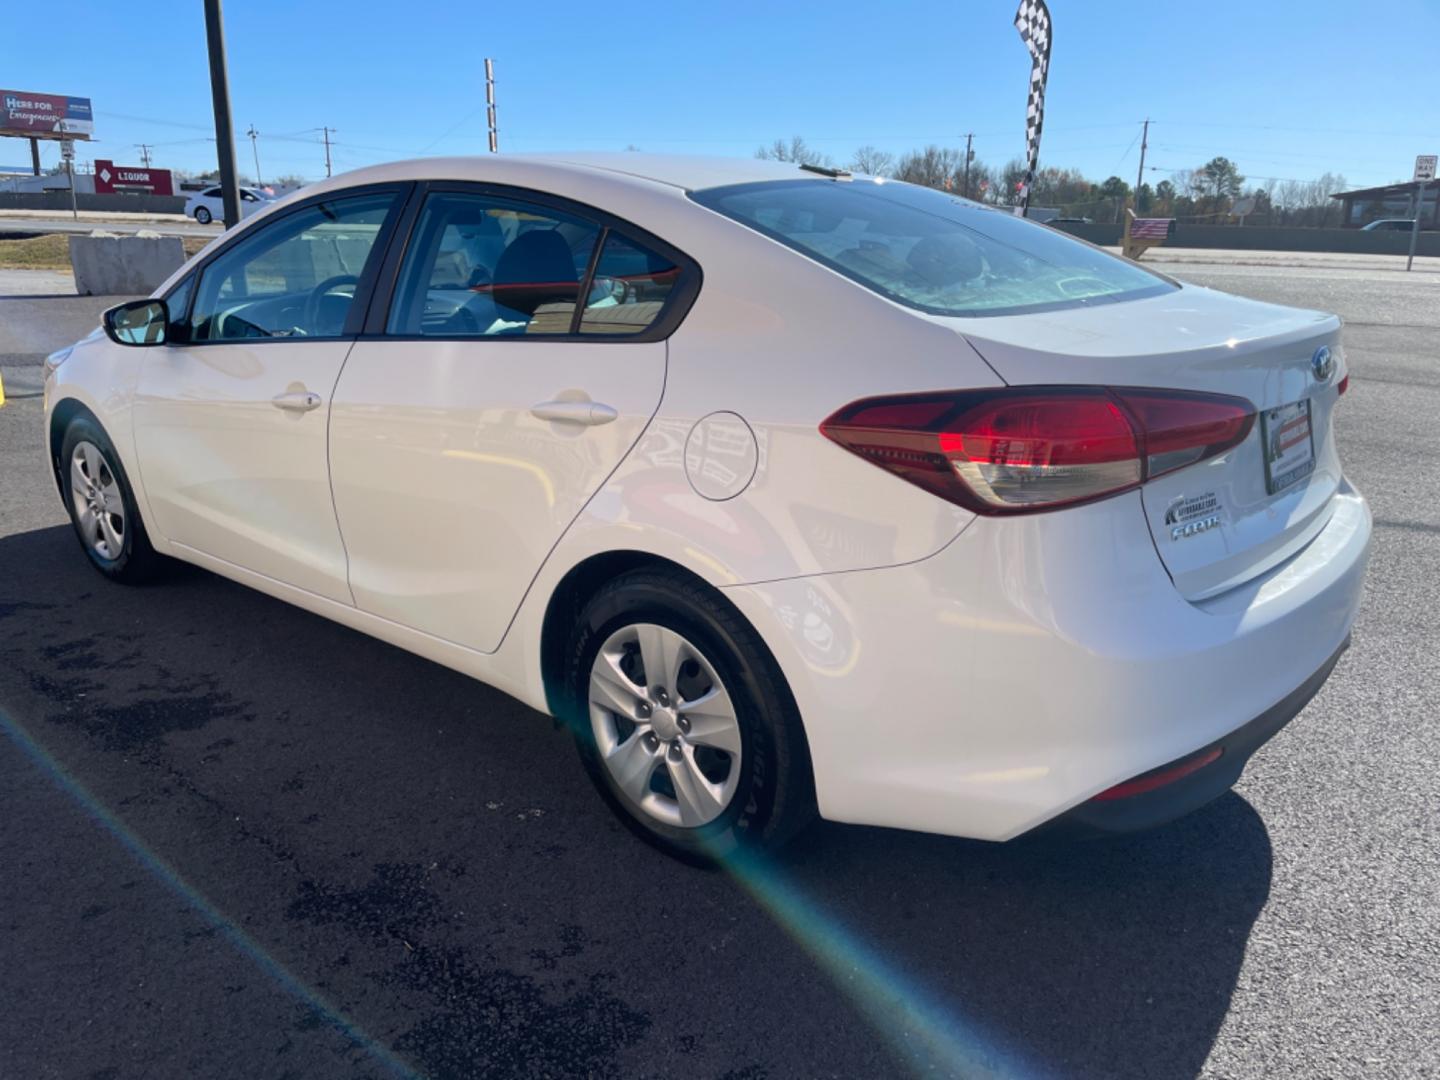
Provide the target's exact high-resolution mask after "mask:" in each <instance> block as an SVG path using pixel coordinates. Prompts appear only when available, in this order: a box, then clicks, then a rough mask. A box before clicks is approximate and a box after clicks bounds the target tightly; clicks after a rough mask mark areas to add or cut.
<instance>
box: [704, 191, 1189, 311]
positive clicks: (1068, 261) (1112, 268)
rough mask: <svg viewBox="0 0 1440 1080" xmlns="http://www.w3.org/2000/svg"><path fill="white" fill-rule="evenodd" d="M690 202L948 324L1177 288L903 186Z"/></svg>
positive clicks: (711, 196)
mask: <svg viewBox="0 0 1440 1080" xmlns="http://www.w3.org/2000/svg"><path fill="white" fill-rule="evenodd" d="M690 197H691V198H692V199H694V200H695V201H696V202H698V203H700V204H701V205H702V206H707V207H709V208H710V209H711V210H715V211H718V212H719V213H721V214H724V215H725V216H726V217H730V218H734V219H735V220H736V221H738V222H740V223H741V224H742V225H748V226H749V227H750V228H752V229H755V230H756V231H758V232H762V233H764V234H765V235H766V236H769V237H771V238H773V239H775V240H778V241H780V242H781V243H782V244H786V245H788V246H789V247H792V248H794V249H795V250H796V251H798V252H800V253H801V254H803V255H808V256H809V257H810V258H812V259H814V260H815V261H816V262H820V263H823V264H824V265H826V266H828V267H830V268H831V269H833V270H837V271H839V272H840V273H842V274H844V275H845V276H846V277H849V278H852V279H854V280H855V281H858V282H859V283H860V284H861V285H864V286H865V287H866V288H868V289H872V290H874V291H875V292H877V293H880V294H881V295H882V296H888V297H889V298H890V299H892V300H896V301H898V302H899V303H902V304H905V305H908V306H909V307H913V308H919V309H920V310H921V311H928V312H931V313H933V314H936V315H960V316H981V315H1015V314H1019V313H1022V312H1030V311H1053V310H1057V309H1062V308H1072V307H1085V306H1088V305H1092V304H1110V303H1117V302H1119V301H1122V300H1138V299H1140V298H1141V297H1145V296H1158V295H1159V294H1161V293H1166V292H1170V291H1172V290H1173V289H1175V288H1176V286H1175V285H1173V284H1171V283H1170V282H1169V281H1168V280H1167V279H1165V278H1162V277H1160V276H1159V275H1158V274H1152V273H1151V272H1150V271H1148V270H1143V269H1141V268H1140V267H1138V266H1136V265H1134V264H1133V263H1130V262H1126V261H1125V260H1123V259H1120V258H1118V257H1116V256H1113V255H1108V254H1106V253H1105V252H1103V251H1100V250H1098V249H1096V248H1093V247H1090V246H1089V245H1088V244H1083V243H1081V242H1079V241H1078V240H1075V239H1073V238H1072V237H1069V236H1066V235H1065V234H1064V233H1061V232H1057V231H1056V230H1055V229H1052V228H1050V227H1048V226H1045V225H1039V224H1036V223H1035V222H1033V221H1026V220H1024V219H1023V218H1018V217H1015V216H1014V215H1013V214H1011V213H1010V212H1008V211H1005V210H995V209H991V208H989V207H985V206H981V205H980V204H978V203H973V202H970V201H968V200H966V199H960V198H957V197H955V196H953V195H946V194H945V193H944V192H941V191H934V190H932V189H930V188H923V187H916V186H915V185H913V184H902V183H898V182H896V181H893V180H891V181H886V180H871V179H861V178H856V179H855V180H851V181H844V180H840V181H837V180H823V179H814V180H768V181H762V182H760V183H753V184H733V185H730V186H727V187H715V188H706V189H704V190H701V191H695V192H692V193H691V196H690Z"/></svg>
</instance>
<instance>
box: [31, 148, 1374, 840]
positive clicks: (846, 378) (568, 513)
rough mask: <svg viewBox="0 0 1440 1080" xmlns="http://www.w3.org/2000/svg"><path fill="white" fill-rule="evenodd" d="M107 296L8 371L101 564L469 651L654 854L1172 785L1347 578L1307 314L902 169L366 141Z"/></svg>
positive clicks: (943, 824) (1318, 345) (1154, 815)
mask: <svg viewBox="0 0 1440 1080" xmlns="http://www.w3.org/2000/svg"><path fill="white" fill-rule="evenodd" d="M105 331H106V332H105V333H103V334H102V333H98V332H97V333H96V334H95V335H92V336H91V337H90V338H87V339H86V340H85V341H83V342H81V343H79V344H78V345H75V346H73V347H72V348H70V349H67V350H64V351H62V352H60V353H57V354H55V355H54V356H53V357H51V358H50V360H49V362H48V364H47V381H46V409H47V414H46V416H47V429H46V430H47V441H46V454H47V458H48V461H49V463H50V467H51V468H52V470H53V472H54V476H55V481H56V485H57V489H58V491H59V494H60V495H61V497H62V499H63V500H64V503H65V506H66V507H67V508H68V510H69V512H70V515H71V517H72V519H73V521H74V525H75V531H76V534H77V536H78V537H79V541H80V546H81V548H82V549H83V550H84V552H85V554H86V556H87V557H88V558H89V560H90V562H91V563H92V564H93V565H94V567H95V568H96V569H97V570H98V571H99V572H100V573H102V574H104V575H105V576H107V577H109V578H111V579H114V580H116V581H124V582H128V581H132V580H138V579H141V578H143V577H146V576H148V575H150V574H153V573H155V572H157V571H159V570H161V569H163V566H164V564H165V562H166V557H169V558H176V559H183V560H185V561H188V562H192V563H195V564H198V565H200V566H202V567H206V568H208V569H210V570H212V571H214V572H216V573H218V574H222V575H225V576H226V577H229V578H233V579H234V580H236V581H239V582H243V583H245V584H247V585H250V586H253V587H254V588H256V589H259V590H261V591H264V592H266V593H269V594H270V595H272V596H275V597H278V598H280V599H283V600H286V601H288V602H290V603H292V604H296V605H299V606H300V607H303V608H305V609H307V610H309V611H312V612H316V613H319V614H321V615H324V616H326V617H328V618H331V619H334V620H336V621H338V622H341V623H343V624H345V625H347V626H350V627H354V628H356V629H359V630H361V631H364V632H366V633H369V634H372V635H374V636H376V637H379V638H381V639H383V640H385V641H388V642H391V643H393V644H395V645H398V646H400V647H401V648H405V649H409V650H411V651H413V652H416V653H419V654H420V655H422V656H425V657H428V658H429V659H431V660H433V661H435V662H437V663H440V664H443V665H446V666H448V667H451V668H454V669H456V670H459V671H462V672H465V673H468V674H470V675H472V676H474V677H475V678H477V679H479V680H482V681H484V682H486V683H489V684H491V685H493V686H496V687H499V688H500V689H502V690H504V691H506V692H507V693H510V694H513V695H515V696H516V697H518V698H520V699H521V700H522V701H524V702H526V703H528V704H530V705H532V706H534V707H535V708H536V709H538V710H540V711H542V712H545V713H550V714H553V715H555V716H557V717H559V718H561V719H562V720H563V721H564V722H565V723H567V724H568V725H569V726H570V727H571V729H572V730H573V732H574V734H575V737H576V741H577V742H578V745H579V748H580V753H581V755H582V757H583V759H584V762H585V765H586V767H587V769H588V771H589V773H590V775H591V777H592V778H593V780H594V782H595V785H596V787H597V788H598V789H599V791H600V793H601V795H602V796H603V797H604V798H605V800H606V801H607V802H608V803H609V805H610V806H611V807H612V808H613V809H614V810H615V811H616V812H617V813H618V814H619V815H620V817H621V818H622V819H623V820H624V821H625V822H626V823H627V824H628V825H629V826H630V827H631V828H632V829H634V831H635V832H637V833H638V834H639V835H641V836H643V837H644V838H646V839H648V840H649V841H651V842H653V843H656V844H657V845H659V846H661V847H662V848H665V849H667V850H669V851H671V852H673V853H675V854H678V855H681V856H682V857H687V858H707V857H715V856H719V855H723V854H724V853H725V852H728V851H730V850H732V849H733V848H735V847H736V846H737V845H741V844H749V845H774V844H777V843H779V842H781V841H783V840H784V839H785V838H787V837H789V836H791V835H793V834H794V833H795V831H796V830H798V829H799V828H801V827H802V826H803V825H804V824H805V823H806V822H807V821H809V820H810V819H811V818H812V817H813V816H814V815H815V814H816V813H817V812H818V813H819V814H820V815H821V816H823V817H825V818H829V819H831V820H836V821H847V822H858V823H867V824H873V825H884V826H898V827H902V828H908V829H923V830H930V831H934V832H940V833H948V834H952V835H958V836H968V837H980V838H985V839H991V840H1005V839H1008V838H1011V837H1015V836H1019V835H1020V834H1022V833H1025V832H1028V831H1030V830H1032V829H1034V828H1036V827H1038V826H1040V825H1043V824H1046V823H1051V822H1065V823H1068V824H1069V825H1071V826H1075V827H1079V828H1081V829H1084V830H1093V829H1130V828H1136V827H1142V826H1147V825H1153V824H1156V823H1158V822H1162V821H1165V820H1167V819H1169V818H1172V817H1174V816H1176V815H1178V814H1181V813H1184V812H1186V811H1189V810H1191V809H1194V808H1195V807H1198V806H1200V805H1202V804H1203V803H1205V802H1206V801H1208V800H1210V799H1212V798H1214V797H1215V796H1216V795H1218V794H1220V793H1221V792H1223V791H1225V790H1226V789H1227V788H1228V787H1229V786H1230V785H1231V784H1232V783H1233V782H1234V781H1235V780H1236V778H1237V777H1238V776H1239V775H1240V772H1241V769H1242V768H1243V767H1244V765H1245V763H1246V761H1247V760H1248V758H1249V757H1250V755H1251V754H1252V752H1254V750H1255V749H1256V748H1257V747H1258V746H1259V745H1260V744H1261V743H1263V742H1264V741H1265V740H1266V739H1268V738H1269V737H1270V736H1271V735H1273V734H1274V733H1275V731H1277V730H1278V729H1279V728H1280V727H1281V726H1282V725H1283V724H1285V723H1286V722H1287V721H1288V720H1290V719H1291V718H1292V717H1293V716H1294V715H1295V714H1296V713H1297V712H1298V711H1299V710H1300V709H1301V708H1302V707H1303V706H1304V705H1305V703H1306V702H1307V701H1308V700H1309V699H1310V698H1311V697H1312V696H1313V695H1314V694H1315V692H1316V691H1317V690H1318V689H1319V687H1320V685H1321V684H1322V683H1323V682H1324V681H1325V679H1326V677H1327V676H1328V674H1329V673H1330V670H1331V668H1332V667H1333V666H1334V665H1335V663H1336V662H1337V660H1338V659H1339V658H1340V655H1341V653H1342V652H1343V651H1344V649H1345V647H1346V645H1347V643H1348V641H1349V635H1350V627H1351V623H1352V620H1353V619H1354V617H1355V611H1356V606H1357V604H1358V603H1359V599H1360V592H1361V585H1362V581H1363V578H1364V574H1365V566H1366V559H1367V553H1368V548H1369V541H1370V527H1371V526H1370V514H1369V511H1368V509H1367V507H1366V504H1365V501H1364V500H1363V499H1362V498H1361V496H1360V494H1359V493H1358V492H1357V491H1356V490H1355V489H1354V488H1353V487H1352V486H1351V485H1350V484H1349V483H1348V482H1347V481H1346V479H1345V477H1344V475H1343V474H1342V471H1341V466H1340V459H1339V456H1338V454H1337V451H1336V445H1335V429H1334V425H1333V424H1332V416H1333V414H1334V411H1335V409H1336V408H1337V407H1338V406H1339V404H1340V399H1341V395H1342V394H1344V393H1345V390H1346V387H1347V385H1348V376H1347V372H1346V366H1345V360H1344V354H1343V351H1342V349H1341V345H1340V322H1339V320H1338V319H1336V318H1335V317H1334V316H1332V315H1326V314H1322V313H1320V312H1316V311H1302V310H1295V309H1291V308H1283V307H1276V306H1273V305H1270V304H1263V303H1257V302H1254V301H1250V300H1242V299H1238V298H1235V297H1232V296H1228V295H1225V294H1223V293H1218V292H1213V291H1211V290H1209V289H1202V288H1195V287H1193V286H1188V285H1184V284H1181V283H1179V282H1176V281H1172V280H1170V279H1168V278H1166V277H1163V276H1161V275H1159V274H1156V273H1152V272H1150V271H1148V270H1146V269H1144V268H1143V267H1140V266H1137V265H1135V264H1134V263H1130V262H1126V261H1123V260H1121V259H1118V258H1115V257H1112V256H1110V255H1108V254H1105V253H1104V252H1102V251H1100V250H1098V249H1096V248H1094V247H1091V246H1089V245H1087V244H1083V243H1081V242H1079V241H1076V240H1074V239H1072V238H1070V237H1068V236H1066V235H1064V234H1062V233H1057V232H1056V231H1055V230H1053V229H1048V228H1045V227H1043V226H1039V225H1036V224H1034V223H1031V222H1027V221H1024V220H1022V219H1019V218H1016V217H1014V216H1012V215H1010V214H1008V213H1004V212H1000V211H996V210H992V209H988V208H985V207H982V206H979V205H977V204H974V203H970V202H967V201H965V200H963V199H959V198H955V197H953V196H950V195H947V194H944V193H942V192H938V191H932V190H928V189H924V188H918V187H913V186H910V185H908V184H901V183H894V182H886V181H882V180H879V179H871V178H866V177H860V176H854V177H852V176H850V175H848V174H846V173H839V172H833V171H825V170H818V169H813V168H806V167H796V166H793V165H781V164H776V163H768V162H757V161H728V160H706V159H694V158H666V157H648V158H647V157H645V156H642V155H638V154H623V155H614V156H604V155H590V156H587V155H569V156H564V157H554V158H549V157H536V158H524V157H508V156H507V157H486V158H465V159H451V160H435V159H430V160H424V161H416V162H408V163H400V164H393V165H386V166H381V167H377V168H372V169H366V170H364V171H361V172H357V173H352V174H350V175H347V176H341V177H336V178H334V179H332V180H327V181H325V182H324V183H322V184H318V185H316V186H315V187H314V188H311V189H309V190H308V191H307V192H303V193H301V195H299V196H298V197H297V198H296V199H294V200H293V201H292V202H291V203H290V204H289V205H288V206H285V207H277V208H276V209H275V211H274V212H272V213H269V214H267V215H265V216H264V217H262V218H259V219H256V220H255V221H252V222H248V223H245V224H244V225H242V226H241V227H239V228H237V229H235V230H234V232H233V233H232V234H231V235H229V236H227V237H225V238H224V239H223V240H222V241H220V242H218V243H217V244H213V245H211V246H210V247H209V248H208V249H207V250H206V251H205V252H204V253H202V254H201V255H199V256H197V257H196V258H195V259H193V260H191V262H190V263H189V264H187V265H186V266H185V267H183V268H182V269H181V270H180V271H178V272H177V273H176V274H175V275H174V276H173V277H172V278H171V279H170V280H169V281H168V282H166V284H165V285H164V286H163V287H162V288H161V289H160V290H159V292H158V293H157V294H156V296H155V298H154V299H152V300H141V301H136V302H133V303H129V304H124V305H121V306H120V307H118V308H115V309H113V310H112V311H110V312H108V313H107V315H106V319H105ZM162 599H163V597H157V602H160V600H162ZM403 720H404V718H403V717H397V718H396V722H397V723H400V722H402V721H403ZM496 753H497V755H499V756H500V757H501V758H503V757H504V753H505V751H504V748H503V747H501V748H499V749H497V751H496Z"/></svg>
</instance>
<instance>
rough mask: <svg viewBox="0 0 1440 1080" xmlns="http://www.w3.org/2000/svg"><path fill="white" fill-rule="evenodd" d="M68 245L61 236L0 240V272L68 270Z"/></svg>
mask: <svg viewBox="0 0 1440 1080" xmlns="http://www.w3.org/2000/svg"><path fill="white" fill-rule="evenodd" d="M69 269H70V243H69V241H68V240H67V239H66V238H65V237H63V236H56V235H53V234H52V235H50V236H27V237H26V238H25V239H24V240H0V270H69Z"/></svg>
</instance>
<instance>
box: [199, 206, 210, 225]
mask: <svg viewBox="0 0 1440 1080" xmlns="http://www.w3.org/2000/svg"><path fill="white" fill-rule="evenodd" d="M195 220H196V221H198V222H199V223H200V224H201V225H209V224H210V211H209V210H207V209H205V207H203V206H197V207H196V208H195Z"/></svg>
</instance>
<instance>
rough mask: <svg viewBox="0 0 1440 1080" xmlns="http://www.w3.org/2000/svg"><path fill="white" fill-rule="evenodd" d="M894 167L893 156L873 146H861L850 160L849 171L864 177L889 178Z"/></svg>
mask: <svg viewBox="0 0 1440 1080" xmlns="http://www.w3.org/2000/svg"><path fill="white" fill-rule="evenodd" d="M894 167H895V155H894V154H888V153H886V152H885V151H884V150H876V149H875V147H873V146H862V147H860V149H858V150H856V151H855V153H854V155H853V156H852V157H851V158H850V171H851V172H857V173H864V174H865V175H866V176H889V175H890V170H891V169H893V168H894Z"/></svg>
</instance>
